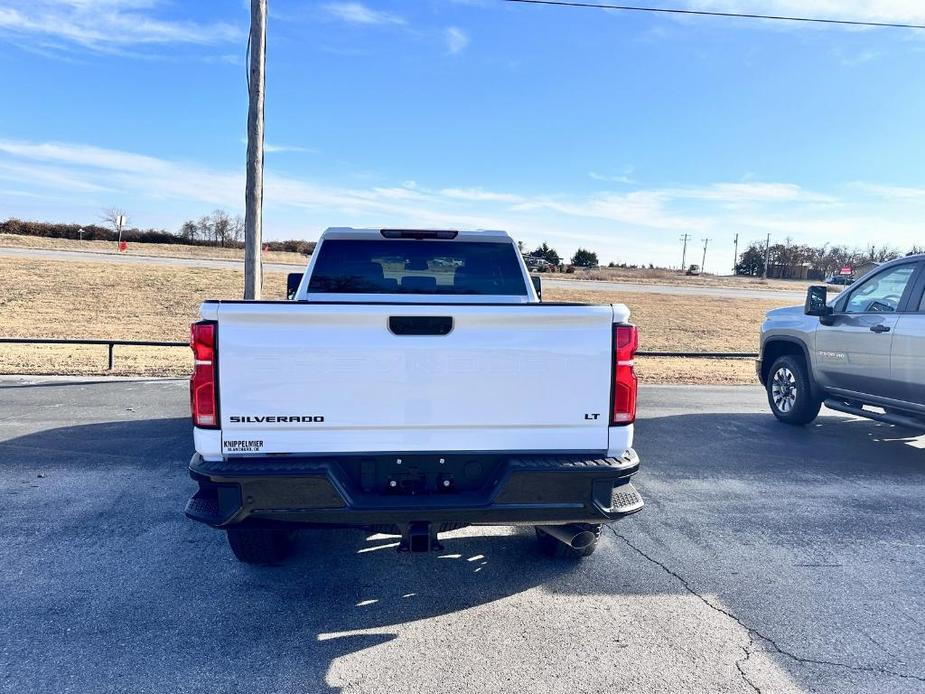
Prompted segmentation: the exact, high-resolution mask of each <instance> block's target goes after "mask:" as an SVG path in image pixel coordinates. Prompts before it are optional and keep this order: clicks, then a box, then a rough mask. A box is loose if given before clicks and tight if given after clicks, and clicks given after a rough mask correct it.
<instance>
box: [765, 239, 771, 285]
mask: <svg viewBox="0 0 925 694" xmlns="http://www.w3.org/2000/svg"><path fill="white" fill-rule="evenodd" d="M770 261H771V235H770V234H768V240H767V241H766V242H765V244H764V278H765V279H767V278H768V263H769V262H770Z"/></svg>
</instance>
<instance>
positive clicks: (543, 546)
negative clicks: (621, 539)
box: [534, 523, 604, 559]
mask: <svg viewBox="0 0 925 694" xmlns="http://www.w3.org/2000/svg"><path fill="white" fill-rule="evenodd" d="M582 527H584V528H586V529H588V530H590V531H591V532H593V533H594V542H592V543H591V544H590V545H588V546H587V547H582V548H581V549H575V548H574V547H570V546H569V545H567V544H565V543H564V542H561V541H559V540H557V539H556V538H554V537H553V536H552V535H548V534H546V533H544V532H543V531H542V530H540V529H539V528H537V527H535V526H534V530H536V541H537V543H538V544H539V547H540V552H542V553H543V554H545V555H546V556H547V557H557V558H560V559H584V558H585V557H590V556H591V555H592V554H594V550H596V549H597V541H598V540H599V539H600V537H601V532H602V531H603V529H604V526H603V525H598V524H592V523H586V524H582Z"/></svg>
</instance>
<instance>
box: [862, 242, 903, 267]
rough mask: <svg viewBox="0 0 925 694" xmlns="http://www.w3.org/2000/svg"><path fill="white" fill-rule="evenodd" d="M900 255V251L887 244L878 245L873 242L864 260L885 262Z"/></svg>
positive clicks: (866, 251)
mask: <svg viewBox="0 0 925 694" xmlns="http://www.w3.org/2000/svg"><path fill="white" fill-rule="evenodd" d="M898 257H899V251H897V250H896V249H895V248H890V247H889V246H887V245H886V244H884V245H882V246H877V245H876V244H873V243H872V244H870V245H869V246H868V247H867V249H866V250H865V254H864V257H863V259H862V262H870V263H885V262H887V261H888V260H894V259H895V258H898ZM859 264H860V263H859Z"/></svg>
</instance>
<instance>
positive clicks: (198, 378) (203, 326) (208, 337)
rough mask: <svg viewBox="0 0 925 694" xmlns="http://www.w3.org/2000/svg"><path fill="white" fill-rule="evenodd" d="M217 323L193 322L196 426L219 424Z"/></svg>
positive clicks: (192, 394) (192, 395) (191, 386)
mask: <svg viewBox="0 0 925 694" xmlns="http://www.w3.org/2000/svg"><path fill="white" fill-rule="evenodd" d="M216 327H217V326H216V324H215V323H214V322H212V321H199V322H198V323H193V324H192V325H191V326H190V340H189V344H190V347H191V348H192V350H193V375H192V377H191V378H190V382H189V400H190V411H191V412H192V415H193V426H197V427H201V428H204V429H216V428H218V398H217V397H216V379H217V368H216V367H217V364H216V356H217V355H216V350H215V333H216Z"/></svg>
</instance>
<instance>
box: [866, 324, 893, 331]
mask: <svg viewBox="0 0 925 694" xmlns="http://www.w3.org/2000/svg"><path fill="white" fill-rule="evenodd" d="M870 331H871V332H872V333H888V332H890V326H888V325H873V326H871V328H870Z"/></svg>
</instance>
